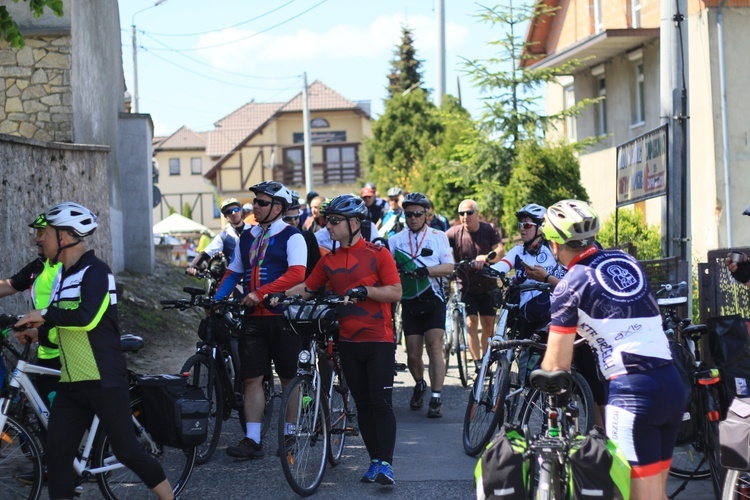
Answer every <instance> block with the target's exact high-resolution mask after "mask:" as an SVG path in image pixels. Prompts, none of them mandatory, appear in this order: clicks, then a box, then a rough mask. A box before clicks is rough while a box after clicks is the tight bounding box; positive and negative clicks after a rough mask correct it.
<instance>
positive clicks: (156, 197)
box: [151, 186, 161, 208]
mask: <svg viewBox="0 0 750 500" xmlns="http://www.w3.org/2000/svg"><path fill="white" fill-rule="evenodd" d="M152 187H153V188H154V195H153V196H154V200H153V202H152V203H151V204H152V205H153V206H154V207H153V208H156V207H158V206H159V204H160V203H161V191H160V190H159V188H158V187H156V186H152Z"/></svg>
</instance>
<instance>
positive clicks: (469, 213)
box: [458, 210, 476, 217]
mask: <svg viewBox="0 0 750 500" xmlns="http://www.w3.org/2000/svg"><path fill="white" fill-rule="evenodd" d="M475 212H476V210H465V211H463V212H458V215H460V216H461V217H463V216H464V215H474V213H475Z"/></svg>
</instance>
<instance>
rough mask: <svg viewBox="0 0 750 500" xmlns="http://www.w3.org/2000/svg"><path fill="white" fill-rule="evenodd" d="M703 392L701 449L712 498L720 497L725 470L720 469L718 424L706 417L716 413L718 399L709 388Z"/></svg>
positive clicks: (716, 421)
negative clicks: (703, 451) (708, 473)
mask: <svg viewBox="0 0 750 500" xmlns="http://www.w3.org/2000/svg"><path fill="white" fill-rule="evenodd" d="M702 392H703V397H704V398H705V400H704V405H705V406H704V408H705V409H706V411H705V415H704V417H703V418H702V419H701V420H702V426H703V428H702V434H703V449H704V450H705V453H706V457H707V460H706V461H707V462H708V466H709V470H710V472H711V483H712V486H713V489H714V496H715V497H716V498H719V497H721V491H722V487H723V486H724V478H725V476H726V474H727V469H725V468H724V467H722V465H721V458H720V456H719V422H718V420H715V421H712V420H710V419H709V418H708V415H709V414H711V413H713V412H718V408H719V405H718V399H717V395H716V393H715V391H714V390H713V388H712V387H711V386H706V387H705V390H704V391H702Z"/></svg>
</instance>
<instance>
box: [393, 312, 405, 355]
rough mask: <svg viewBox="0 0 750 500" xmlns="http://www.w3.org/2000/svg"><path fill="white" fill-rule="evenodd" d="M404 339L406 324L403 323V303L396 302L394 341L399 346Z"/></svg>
mask: <svg viewBox="0 0 750 500" xmlns="http://www.w3.org/2000/svg"><path fill="white" fill-rule="evenodd" d="M403 338H404V323H403V321H401V302H396V305H395V306H394V307H393V341H394V342H395V343H396V345H397V346H399V345H401V341H402V340H403Z"/></svg>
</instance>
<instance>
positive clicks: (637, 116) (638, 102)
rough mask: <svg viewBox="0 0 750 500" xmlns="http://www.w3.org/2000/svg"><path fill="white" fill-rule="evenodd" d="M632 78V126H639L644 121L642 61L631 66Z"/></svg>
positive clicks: (644, 104)
mask: <svg viewBox="0 0 750 500" xmlns="http://www.w3.org/2000/svg"><path fill="white" fill-rule="evenodd" d="M633 78H634V81H633V125H639V124H641V123H643V122H645V121H646V103H645V95H644V90H645V86H644V80H645V77H644V74H643V62H642V61H637V62H636V63H635V64H634V65H633Z"/></svg>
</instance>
